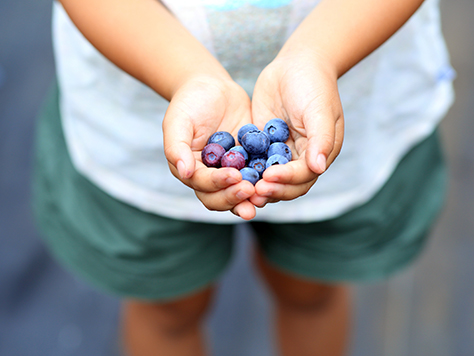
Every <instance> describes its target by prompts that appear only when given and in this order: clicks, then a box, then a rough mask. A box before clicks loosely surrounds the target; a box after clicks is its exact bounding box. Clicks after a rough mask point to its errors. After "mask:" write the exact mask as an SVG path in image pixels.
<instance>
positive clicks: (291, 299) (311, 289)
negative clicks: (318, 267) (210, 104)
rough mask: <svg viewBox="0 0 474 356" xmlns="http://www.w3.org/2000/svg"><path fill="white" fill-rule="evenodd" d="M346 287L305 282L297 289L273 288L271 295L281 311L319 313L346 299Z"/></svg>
mask: <svg viewBox="0 0 474 356" xmlns="http://www.w3.org/2000/svg"><path fill="white" fill-rule="evenodd" d="M347 292H348V290H347V287H345V286H341V285H329V284H321V283H316V282H306V281H304V285H303V286H300V287H297V288H288V287H287V288H274V289H273V295H274V298H275V301H276V303H277V306H278V308H279V309H281V310H286V311H291V312H294V313H302V314H311V313H321V312H324V311H325V310H328V309H331V308H332V306H334V305H335V304H339V301H340V300H341V299H346V296H347V294H348V293H347Z"/></svg>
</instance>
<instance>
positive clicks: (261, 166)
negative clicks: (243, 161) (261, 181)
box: [248, 158, 267, 178]
mask: <svg viewBox="0 0 474 356" xmlns="http://www.w3.org/2000/svg"><path fill="white" fill-rule="evenodd" d="M266 163H267V160H266V159H265V158H252V159H251V160H250V162H249V165H248V166H249V167H250V168H253V169H255V170H256V171H257V172H258V174H259V175H260V178H261V177H262V174H263V171H265V168H266V167H265V165H266Z"/></svg>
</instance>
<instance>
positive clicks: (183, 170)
mask: <svg viewBox="0 0 474 356" xmlns="http://www.w3.org/2000/svg"><path fill="white" fill-rule="evenodd" d="M176 168H177V169H178V174H179V176H180V177H181V179H185V178H186V165H185V164H184V162H183V161H181V160H179V161H178V163H177V164H176Z"/></svg>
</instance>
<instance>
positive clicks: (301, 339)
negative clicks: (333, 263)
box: [257, 252, 351, 356]
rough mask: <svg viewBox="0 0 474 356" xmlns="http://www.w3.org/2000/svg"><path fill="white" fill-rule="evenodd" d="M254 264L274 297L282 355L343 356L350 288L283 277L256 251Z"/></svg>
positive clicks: (348, 323)
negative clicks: (255, 262) (255, 263)
mask: <svg viewBox="0 0 474 356" xmlns="http://www.w3.org/2000/svg"><path fill="white" fill-rule="evenodd" d="M257 265H258V267H259V269H260V270H261V272H262V275H263V277H264V279H265V280H266V282H267V283H268V285H269V288H270V290H271V292H272V293H273V296H274V297H275V298H274V299H275V307H276V311H275V312H276V322H277V325H276V327H277V336H278V343H279V348H280V352H281V355H282V356H343V355H344V354H345V352H346V349H347V344H348V339H349V325H350V314H351V313H350V312H351V306H350V293H349V287H346V286H342V285H329V284H322V283H317V282H312V281H308V280H304V279H299V278H297V277H295V276H292V275H289V274H286V273H284V272H282V271H281V270H278V269H276V268H275V267H273V266H271V265H270V264H269V263H268V262H267V261H265V259H264V257H263V256H262V255H261V254H260V253H259V252H258V253H257Z"/></svg>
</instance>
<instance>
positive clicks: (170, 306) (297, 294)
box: [61, 0, 422, 356]
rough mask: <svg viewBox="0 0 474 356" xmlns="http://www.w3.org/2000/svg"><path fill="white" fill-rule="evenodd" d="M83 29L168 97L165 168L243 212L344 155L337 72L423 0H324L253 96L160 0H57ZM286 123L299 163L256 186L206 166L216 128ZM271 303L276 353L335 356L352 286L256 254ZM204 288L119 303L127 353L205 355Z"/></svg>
mask: <svg viewBox="0 0 474 356" xmlns="http://www.w3.org/2000/svg"><path fill="white" fill-rule="evenodd" d="M61 3H62V5H63V7H64V8H65V10H66V11H67V13H68V15H69V16H70V18H71V19H72V21H73V22H74V23H75V25H76V26H77V27H78V29H79V30H80V31H81V32H82V34H83V35H84V36H85V37H86V38H87V39H88V40H89V41H90V42H91V43H92V44H93V45H94V46H95V47H96V48H97V49H98V50H99V51H100V52H101V53H102V54H103V55H104V56H105V57H107V58H108V59H109V60H110V61H112V62H113V63H114V64H116V65H117V66H118V67H119V68H121V69H123V70H124V71H125V72H127V73H129V74H130V75H132V76H134V77H135V78H137V79H138V80H140V81H142V82H143V83H144V84H146V85H148V86H149V87H150V88H152V89H153V90H155V91H156V93H158V94H159V95H161V96H162V97H164V98H166V99H167V100H169V101H170V105H169V109H168V111H167V113H166V116H165V119H164V122H163V135H164V148H165V154H166V157H167V159H168V162H169V167H170V170H171V172H172V173H173V174H174V175H175V176H176V178H178V179H179V180H180V181H181V182H183V184H186V185H187V186H189V187H191V188H192V189H194V191H195V193H196V196H197V197H198V198H199V199H200V201H201V202H202V203H203V204H204V206H206V207H207V208H208V209H211V210H218V211H225V210H230V211H232V212H233V213H234V214H236V215H238V216H240V217H241V218H243V219H245V220H250V219H252V218H254V217H255V214H256V207H261V206H264V205H265V204H267V203H269V202H276V201H279V200H291V199H295V198H297V197H299V196H301V195H304V194H305V193H306V192H307V191H308V190H309V189H310V188H311V187H312V186H313V184H314V183H315V182H316V181H317V178H318V177H319V175H321V174H322V173H324V172H325V171H326V170H327V168H328V167H329V166H330V165H331V164H332V162H333V161H334V159H335V158H336V157H337V155H338V154H339V152H340V150H341V147H342V142H343V135H344V134H343V133H344V114H343V110H342V105H341V102H340V99H339V93H338V89H337V79H338V78H339V77H340V76H342V75H343V74H344V73H345V72H347V71H348V70H349V69H350V68H352V67H353V66H354V65H355V64H357V63H358V62H359V61H360V60H362V59H363V58H364V57H366V56H367V55H368V54H370V53H371V52H372V51H374V50H375V49H376V48H377V47H378V46H380V45H381V44H382V43H383V42H385V41H386V40H387V39H388V38H389V37H390V36H391V35H392V34H393V33H394V32H395V31H396V30H397V29H399V28H400V27H401V26H402V25H403V24H404V23H405V21H406V20H407V19H408V18H409V17H410V16H411V15H412V14H413V13H414V12H415V11H416V9H417V8H418V7H419V6H420V5H421V3H422V0H385V1H379V0H357V1H354V0H322V1H321V3H320V4H319V5H318V6H316V7H315V8H314V9H313V11H312V12H311V13H310V14H309V15H308V16H307V18H306V19H305V20H304V21H303V23H302V24H300V26H299V27H298V28H297V29H296V30H295V32H294V33H293V34H292V35H291V37H290V38H289V39H288V41H287V42H286V43H285V45H284V46H283V48H282V49H281V51H280V53H279V54H278V55H277V57H276V58H275V59H274V60H273V61H272V62H271V63H270V64H269V65H268V66H267V67H266V68H265V69H264V70H263V71H262V73H261V74H260V76H259V78H258V80H257V83H256V86H255V90H254V94H253V98H252V103H251V101H250V98H248V96H247V95H246V94H245V92H244V90H243V89H242V88H241V87H239V86H238V85H237V84H236V83H235V82H234V81H233V80H232V78H231V77H230V76H229V74H228V73H227V72H226V70H225V69H224V68H223V67H222V65H221V64H220V63H219V62H218V61H217V60H216V59H215V58H214V57H213V56H212V55H211V54H210V53H209V52H208V51H207V50H206V49H205V48H204V47H203V46H202V44H201V43H199V42H198V41H197V40H196V39H195V38H194V37H193V36H192V35H191V34H190V33H189V32H188V31H187V30H186V29H185V28H184V26H182V25H181V24H180V23H179V21H178V20H177V19H176V18H174V17H173V16H172V15H171V14H170V13H169V12H168V10H167V9H166V8H165V7H163V6H162V5H161V3H160V2H159V1H156V0H81V1H79V0H61ZM273 117H281V118H283V119H284V120H286V122H287V123H288V124H289V127H290V140H289V144H290V146H291V147H292V150H293V154H294V156H295V159H294V160H293V161H292V162H289V163H288V164H286V165H283V166H273V167H270V168H269V169H268V170H267V171H265V173H264V175H263V180H262V181H260V182H258V183H257V184H256V186H255V187H254V186H252V184H250V183H249V182H246V181H242V177H241V175H240V173H239V172H238V171H236V170H235V169H232V168H228V169H215V168H207V167H205V166H204V165H203V164H202V162H201V159H200V151H201V150H202V148H203V147H204V145H205V143H206V140H207V138H208V137H209V136H211V134H213V133H214V132H216V131H228V132H230V133H232V134H233V135H234V137H236V136H237V131H238V128H239V127H241V126H243V125H245V124H247V123H250V122H253V123H255V124H256V125H257V126H258V127H259V128H260V129H262V128H263V127H264V125H265V123H266V122H267V121H268V120H269V119H271V118H273ZM257 265H258V266H259V268H260V270H261V272H262V276H263V278H264V279H265V281H266V282H267V284H268V286H269V288H270V290H271V292H272V293H273V295H274V297H275V298H274V299H275V302H276V314H277V320H276V322H277V330H278V331H277V332H278V337H279V345H280V352H281V355H283V356H296V355H298V356H301V355H303V356H304V355H326V356H342V355H343V353H344V350H345V345H346V344H347V335H348V324H349V323H348V320H349V314H350V306H349V296H348V295H349V293H348V290H347V287H342V286H339V285H326V284H322V283H318V282H316V281H308V280H301V279H299V278H298V277H297V276H293V275H289V274H286V273H284V272H283V271H280V270H278V269H277V268H276V267H274V266H272V265H271V264H269V263H268V261H265V260H264V258H263V257H261V258H258V262H257ZM211 296H212V291H211V288H209V289H206V290H204V291H199V292H196V294H194V295H192V296H188V297H185V298H183V299H180V300H175V301H170V302H169V303H167V302H163V301H161V302H160V301H157V302H149V303H148V302H143V301H132V300H127V301H125V302H124V317H123V320H124V343H125V347H126V349H127V350H128V351H129V353H130V355H133V356H152V355H156V350H160V354H162V355H163V356H164V355H166V356H172V355H180V356H187V355H189V356H202V355H204V354H205V342H204V341H203V336H202V328H201V323H202V319H203V317H204V315H205V314H206V310H207V305H208V303H209V301H210V299H211Z"/></svg>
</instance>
